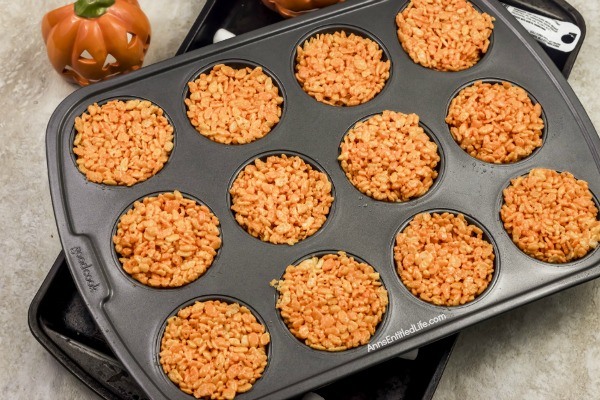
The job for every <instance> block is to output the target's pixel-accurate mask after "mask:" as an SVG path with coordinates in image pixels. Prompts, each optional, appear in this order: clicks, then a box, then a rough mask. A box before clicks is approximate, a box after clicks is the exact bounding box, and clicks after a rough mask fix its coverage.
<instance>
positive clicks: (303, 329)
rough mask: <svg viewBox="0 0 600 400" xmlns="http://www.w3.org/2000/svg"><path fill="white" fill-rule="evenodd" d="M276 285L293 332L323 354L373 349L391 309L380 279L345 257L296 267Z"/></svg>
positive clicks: (314, 259) (325, 258)
mask: <svg viewBox="0 0 600 400" xmlns="http://www.w3.org/2000/svg"><path fill="white" fill-rule="evenodd" d="M271 285H272V286H274V287H275V288H276V289H277V291H278V292H279V298H278V299H277V308H278V309H279V310H280V311H281V316H282V318H283V320H284V322H285V324H286V325H287V327H288V328H289V330H290V332H291V333H292V334H293V335H294V336H295V337H297V338H298V339H300V340H301V341H303V342H304V343H305V344H306V345H308V346H310V347H312V348H314V349H318V350H326V351H341V350H347V349H351V348H353V347H357V346H361V345H365V344H367V343H368V342H369V340H370V339H371V336H373V334H374V333H375V329H376V328H377V325H378V324H379V323H380V322H381V320H382V318H383V314H384V313H385V311H386V308H387V305H388V293H387V291H386V290H385V288H384V287H383V284H382V283H381V280H380V277H379V274H378V273H377V272H375V270H374V269H373V267H371V266H370V265H368V264H365V263H361V262H358V261H356V260H355V259H354V258H353V257H349V256H347V255H346V254H345V253H344V252H339V253H338V254H327V255H324V256H323V257H320V258H318V257H312V258H310V259H307V260H305V261H302V262H301V263H300V264H298V265H297V266H294V265H290V266H288V267H287V268H286V270H285V273H284V275H283V279H282V280H280V281H276V280H274V281H272V282H271Z"/></svg>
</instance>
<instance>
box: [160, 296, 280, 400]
mask: <svg viewBox="0 0 600 400" xmlns="http://www.w3.org/2000/svg"><path fill="white" fill-rule="evenodd" d="M269 342H270V336H269V333H267V332H266V331H265V327H264V326H263V325H262V324H260V323H259V322H257V320H256V318H255V317H254V315H252V313H251V312H250V310H248V308H246V307H244V306H240V305H239V304H237V303H225V302H223V301H219V300H209V301H197V302H196V303H195V304H193V305H191V306H189V307H185V308H183V309H181V310H179V312H178V313H177V315H175V316H173V317H171V318H169V319H168V321H167V326H166V328H165V332H164V334H163V337H162V340H161V346H160V364H161V365H162V368H163V370H164V372H165V373H166V374H167V376H168V377H169V379H170V380H171V381H173V383H175V384H176V385H178V386H179V388H180V389H181V390H182V391H184V392H185V393H187V394H191V395H193V396H194V397H196V398H198V399H233V398H234V397H235V396H236V394H238V393H245V392H247V391H249V390H250V389H252V385H253V384H254V382H256V380H257V379H258V378H260V377H261V375H262V373H263V371H264V369H265V367H266V365H267V352H266V346H267V344H268V343H269Z"/></svg>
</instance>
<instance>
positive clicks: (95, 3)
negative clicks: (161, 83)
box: [42, 0, 150, 86]
mask: <svg viewBox="0 0 600 400" xmlns="http://www.w3.org/2000/svg"><path fill="white" fill-rule="evenodd" d="M42 35H43V37H44V41H45V42H46V47H47V50H48V58H49V59H50V62H51V63H52V66H53V67H54V69H56V71H58V72H59V73H60V74H61V75H62V76H63V77H65V78H66V79H72V80H74V81H75V82H77V83H79V84H80V85H82V86H85V85H88V84H90V83H94V82H97V81H100V80H102V79H105V78H108V77H110V76H113V75H116V74H120V73H124V72H129V71H133V70H136V69H139V68H140V67H141V66H142V63H143V61H144V56H145V55H146V52H147V51H148V46H149V44H150V22H149V21H148V18H147V17H146V15H145V14H144V12H143V11H142V10H141V8H140V6H139V4H138V2H137V0H79V1H77V2H76V3H74V4H70V5H67V6H64V7H60V8H57V9H56V10H53V11H50V12H49V13H47V14H46V15H45V16H44V19H43V20H42Z"/></svg>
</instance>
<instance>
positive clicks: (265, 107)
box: [185, 64, 283, 144]
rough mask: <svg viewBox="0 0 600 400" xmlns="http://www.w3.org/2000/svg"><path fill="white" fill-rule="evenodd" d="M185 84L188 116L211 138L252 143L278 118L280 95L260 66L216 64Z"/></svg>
mask: <svg viewBox="0 0 600 400" xmlns="http://www.w3.org/2000/svg"><path fill="white" fill-rule="evenodd" d="M188 86H189V90H190V93H189V96H188V98H187V99H185V104H186V105H187V108H188V112H187V115H188V118H189V119H190V122H191V123H192V125H193V126H194V127H195V128H196V130H197V131H198V132H200V133H201V134H202V135H203V136H206V137H207V138H209V139H210V140H212V141H215V142H218V143H224V144H245V143H250V142H253V141H255V140H257V139H260V138H262V137H264V136H265V135H266V134H268V133H269V132H271V129H272V128H273V127H274V126H275V125H276V124H277V123H278V122H279V118H280V117H281V104H282V103H283V97H281V96H280V95H279V89H278V88H277V86H276V85H275V84H274V83H273V80H272V79H271V78H270V77H269V76H267V75H266V74H265V73H264V72H263V69H262V68H261V67H255V68H254V69H252V68H250V67H243V68H239V69H236V68H232V67H230V66H227V65H223V64H219V65H215V66H214V67H213V68H212V69H211V71H210V72H209V73H208V74H201V75H200V76H199V77H198V79H196V80H195V81H193V82H190V83H189V84H188Z"/></svg>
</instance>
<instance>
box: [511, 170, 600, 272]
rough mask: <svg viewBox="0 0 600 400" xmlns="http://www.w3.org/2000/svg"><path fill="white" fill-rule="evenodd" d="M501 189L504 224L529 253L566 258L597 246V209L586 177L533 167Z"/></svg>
mask: <svg viewBox="0 0 600 400" xmlns="http://www.w3.org/2000/svg"><path fill="white" fill-rule="evenodd" d="M503 194H504V204H503V205H502V208H501V210H500V216H501V218H502V222H503V223H504V228H505V229H506V231H507V232H508V234H509V235H510V236H511V237H512V240H513V242H515V244H516V245H517V246H518V247H519V248H520V249H521V250H522V251H524V252H525V253H526V254H528V255H530V256H531V257H534V258H537V259H538V260H541V261H546V262H549V263H566V262H569V261H574V260H577V259H579V258H581V257H583V256H585V255H586V254H587V253H588V252H589V251H590V250H592V249H595V248H596V246H598V240H600V221H598V219H597V218H598V209H597V208H596V205H595V203H594V200H593V197H592V193H591V192H590V190H589V188H588V184H587V182H585V181H583V180H578V179H575V177H574V176H573V175H572V174H571V173H569V172H562V173H559V172H556V171H553V170H549V169H544V168H536V169H532V170H531V171H530V172H529V174H527V175H526V176H519V177H517V178H515V179H513V180H511V184H510V186H509V187H507V188H506V189H504V192H503Z"/></svg>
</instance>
